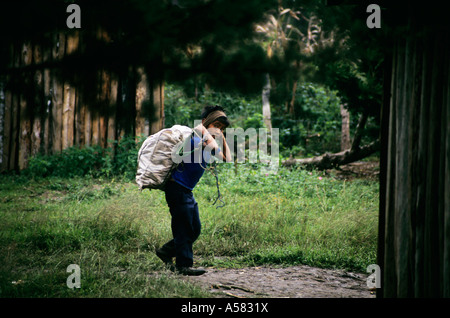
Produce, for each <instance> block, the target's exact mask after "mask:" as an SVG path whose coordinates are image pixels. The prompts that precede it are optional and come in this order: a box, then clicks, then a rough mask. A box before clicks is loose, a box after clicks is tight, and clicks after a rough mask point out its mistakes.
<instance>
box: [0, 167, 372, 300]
mask: <svg viewBox="0 0 450 318" xmlns="http://www.w3.org/2000/svg"><path fill="white" fill-rule="evenodd" d="M219 178H220V182H221V183H220V190H221V193H222V197H223V200H224V201H225V203H226V205H225V206H224V207H222V208H218V209H216V206H213V205H212V203H213V202H214V200H215V199H216V197H217V189H216V185H215V179H214V178H213V176H212V175H211V174H209V173H208V172H207V173H206V174H205V176H204V177H203V178H202V180H201V181H200V183H199V184H198V186H197V187H196V189H195V190H194V196H195V197H196V200H197V202H198V203H199V207H200V214H201V220H202V234H201V235H200V238H199V239H198V241H197V242H196V243H195V245H194V252H195V261H196V265H199V266H215V267H239V266H254V265H263V264H272V265H274V264H276V265H294V264H306V265H311V266H319V267H324V268H342V269H348V270H353V271H360V272H365V269H366V268H367V266H368V265H369V264H373V263H376V241H377V222H378V220H377V216H378V183H377V182H376V181H370V180H362V179H355V180H353V181H348V182H346V181H341V180H338V179H336V178H334V177H333V176H332V175H330V176H324V175H322V174H320V173H318V172H314V171H312V172H310V171H306V170H300V169H298V170H288V169H285V168H280V169H279V171H278V173H277V174H266V173H264V172H263V171H262V170H261V168H260V167H258V166H255V165H253V166H252V165H239V166H238V167H237V170H236V169H235V168H234V167H233V166H232V165H231V166H230V165H227V164H224V165H222V166H221V167H220V168H219ZM170 238H171V229H170V214H169V212H168V208H167V206H166V202H165V198H164V193H163V192H161V191H143V192H142V193H140V192H139V191H138V190H137V186H135V184H133V182H131V181H126V180H114V179H99V178H92V177H85V178H81V177H75V178H57V177H51V178H40V179H30V180H28V179H26V178H25V177H23V176H11V175H4V176H1V177H0V262H1V264H2V266H1V268H0V297H210V294H208V293H207V292H206V291H203V290H201V289H200V288H198V287H196V286H193V285H191V284H190V283H188V282H186V280H183V279H180V278H179V277H177V276H175V275H173V274H172V273H170V272H168V271H167V270H165V269H164V267H163V265H162V263H161V261H159V259H157V257H156V256H155V255H154V253H153V251H154V249H155V248H156V247H159V246H161V245H162V244H164V243H165V242H166V241H168V240H169V239H170ZM70 264H77V265H79V266H80V269H81V288H79V289H76V288H75V289H69V288H68V287H67V285H66V280H67V278H68V277H69V275H70V273H68V272H67V271H66V269H67V266H69V265H70Z"/></svg>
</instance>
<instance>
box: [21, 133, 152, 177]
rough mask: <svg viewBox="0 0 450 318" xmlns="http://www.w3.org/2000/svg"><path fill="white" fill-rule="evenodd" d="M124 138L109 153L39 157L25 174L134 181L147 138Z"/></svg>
mask: <svg viewBox="0 0 450 318" xmlns="http://www.w3.org/2000/svg"><path fill="white" fill-rule="evenodd" d="M138 139H139V140H138V142H136V141H135V138H134V137H129V136H124V137H122V138H121V139H120V141H119V142H117V141H114V142H112V146H111V147H108V148H106V149H104V148H101V147H100V146H88V147H83V148H79V147H70V148H67V149H64V150H63V151H62V152H61V153H59V154H54V155H37V156H35V157H32V158H31V159H30V160H29V163H28V167H27V169H25V170H24V171H22V174H24V175H25V176H29V177H49V176H57V177H75V176H86V175H91V176H94V177H100V176H105V177H112V176H122V177H124V178H126V179H134V177H135V173H136V165H137V153H138V151H139V148H140V145H141V144H142V142H143V141H144V139H145V137H144V136H141V137H139V138H138Z"/></svg>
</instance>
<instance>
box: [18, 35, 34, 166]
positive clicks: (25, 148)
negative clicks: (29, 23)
mask: <svg viewBox="0 0 450 318" xmlns="http://www.w3.org/2000/svg"><path fill="white" fill-rule="evenodd" d="M31 59H32V46H31V43H30V42H26V43H24V44H23V45H22V63H21V64H22V65H23V66H25V67H26V66H29V65H30V64H31ZM23 76H24V85H23V88H22V89H21V90H20V94H19V105H20V128H19V129H20V132H19V158H18V160H19V170H23V169H25V168H26V166H27V162H28V159H29V157H30V154H31V119H30V113H29V110H30V109H29V104H30V103H29V102H30V88H31V85H32V83H31V81H32V78H30V77H31V76H30V74H29V73H25V72H24V73H23Z"/></svg>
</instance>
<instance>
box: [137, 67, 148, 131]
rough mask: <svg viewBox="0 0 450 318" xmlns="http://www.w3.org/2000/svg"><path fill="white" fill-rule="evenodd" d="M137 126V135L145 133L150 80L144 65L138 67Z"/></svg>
mask: <svg viewBox="0 0 450 318" xmlns="http://www.w3.org/2000/svg"><path fill="white" fill-rule="evenodd" d="M136 77H137V81H136V82H137V83H136V100H135V101H136V127H135V136H136V137H138V136H141V135H144V134H145V116H144V115H145V111H144V105H145V103H146V102H148V101H149V92H148V80H147V75H146V74H145V70H144V68H143V67H138V68H137V69H136Z"/></svg>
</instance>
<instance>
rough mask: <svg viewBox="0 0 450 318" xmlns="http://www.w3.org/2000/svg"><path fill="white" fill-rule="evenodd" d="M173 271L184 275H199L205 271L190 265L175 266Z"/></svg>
mask: <svg viewBox="0 0 450 318" xmlns="http://www.w3.org/2000/svg"><path fill="white" fill-rule="evenodd" d="M175 272H176V273H178V274H181V275H186V276H200V275H203V274H204V273H206V271H205V270H204V269H201V268H192V267H177V268H176V270H175Z"/></svg>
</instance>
